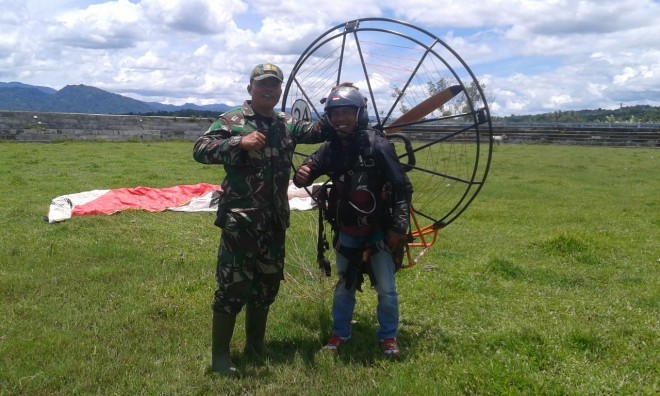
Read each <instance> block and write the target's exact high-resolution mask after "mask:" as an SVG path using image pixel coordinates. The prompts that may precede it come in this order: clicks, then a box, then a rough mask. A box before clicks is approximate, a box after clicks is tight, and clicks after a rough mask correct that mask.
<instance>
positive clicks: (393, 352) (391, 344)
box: [381, 338, 399, 358]
mask: <svg viewBox="0 0 660 396" xmlns="http://www.w3.org/2000/svg"><path fill="white" fill-rule="evenodd" d="M381 345H382V347H383V353H385V354H386V355H387V356H391V357H395V358H396V357H399V345H398V344H397V342H396V338H386V339H384V340H382V341H381Z"/></svg>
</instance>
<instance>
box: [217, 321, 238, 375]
mask: <svg viewBox="0 0 660 396" xmlns="http://www.w3.org/2000/svg"><path fill="white" fill-rule="evenodd" d="M235 324H236V315H230V314H227V313H222V312H216V311H213V327H212V340H211V371H212V372H214V373H219V374H222V375H224V376H227V377H237V376H238V375H239V372H238V370H237V369H236V366H234V363H233V362H232V361H231V358H230V357H229V343H230V342H231V337H232V335H233V334H234V325H235Z"/></svg>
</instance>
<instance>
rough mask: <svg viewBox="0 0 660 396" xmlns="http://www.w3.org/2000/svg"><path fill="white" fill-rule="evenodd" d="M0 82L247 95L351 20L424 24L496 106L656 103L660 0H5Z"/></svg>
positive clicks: (214, 96) (1, 4)
mask: <svg viewBox="0 0 660 396" xmlns="http://www.w3.org/2000/svg"><path fill="white" fill-rule="evenodd" d="M0 9H2V10H3V11H2V13H0V81H1V82H12V81H17V82H21V83H25V84H31V85H39V86H46V87H51V88H54V89H57V90H59V89H61V88H63V87H64V86H66V85H75V84H84V85H89V86H94V87H97V88H100V89H103V90H106V91H109V92H113V93H117V94H121V95H124V96H128V97H131V98H134V99H138V100H142V101H147V102H160V103H167V104H175V105H181V104H184V103H195V104H198V105H205V104H214V103H224V104H228V105H238V104H240V103H242V102H243V101H244V100H245V99H247V98H248V94H247V91H246V87H247V85H248V84H249V74H250V71H251V69H252V68H253V67H254V65H256V64H259V63H263V62H272V63H275V64H277V65H279V66H280V67H282V69H283V70H284V73H285V78H286V76H288V73H289V72H290V71H291V70H292V69H293V65H294V64H295V62H296V61H297V60H298V58H299V57H300V55H301V54H302V53H303V51H304V50H305V49H306V48H307V47H308V45H309V44H310V43H312V42H313V41H314V40H315V39H316V38H317V37H319V36H320V35H322V34H323V33H324V32H326V31H327V30H328V29H330V28H331V27H333V26H336V25H338V24H341V23H343V22H347V21H350V20H353V19H360V18H368V17H383V18H392V19H395V20H399V21H404V22H407V23H410V24H414V25H415V26H419V27H421V28H423V29H425V30H427V31H429V32H431V33H432V34H433V35H435V36H437V37H438V38H439V39H441V40H443V41H444V42H445V43H447V44H448V45H449V46H450V47H451V48H452V49H454V50H455V51H456V52H457V53H458V54H459V55H460V56H461V57H462V58H463V59H464V60H465V61H466V63H467V64H468V66H469V67H470V69H471V70H472V71H473V73H474V74H475V76H476V77H477V79H478V81H479V82H480V83H482V84H483V85H485V86H486V92H487V96H488V98H489V103H488V105H489V108H490V111H491V114H492V115H495V116H508V115H514V114H515V115H523V114H538V113H547V112H555V111H571V110H583V109H598V108H602V109H616V108H619V107H620V106H633V105H640V104H642V105H644V104H646V105H651V106H660V40H659V39H658V37H660V23H659V20H660V19H659V17H660V0H614V1H612V0H583V1H580V0H539V1H531V0H481V1H473V2H464V1H451V0H360V1H355V0H333V1H325V2H324V1H321V2H303V1H293V0H251V1H242V0H131V1H129V0H117V1H94V0H23V1H20V2H18V1H16V0H0Z"/></svg>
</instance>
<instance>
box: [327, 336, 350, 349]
mask: <svg viewBox="0 0 660 396" xmlns="http://www.w3.org/2000/svg"><path fill="white" fill-rule="evenodd" d="M346 341H348V338H347V339H343V338H341V337H340V336H338V335H333V336H332V337H330V339H329V340H328V343H327V344H325V346H324V347H323V349H327V350H329V351H332V352H337V350H338V349H339V347H340V346H342V345H343V344H344V342H346Z"/></svg>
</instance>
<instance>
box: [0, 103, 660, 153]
mask: <svg viewBox="0 0 660 396" xmlns="http://www.w3.org/2000/svg"><path fill="white" fill-rule="evenodd" d="M212 122H213V119H212V118H185V117H144V116H119V115H99V114H69V113H39V112H20V111H0V141H3V140H4V141H7V140H11V141H20V142H52V141H58V140H104V141H131V140H133V141H154V140H184V141H195V140H197V138H198V137H199V136H201V135H202V134H203V133H204V132H205V131H206V130H207V129H208V128H209V126H210V125H211V123H212ZM457 129H460V127H459V126H458V124H457V125H453V126H452V125H450V124H445V126H437V125H436V126H429V125H426V126H425V125H420V126H416V127H411V128H408V131H407V132H408V133H409V134H410V135H409V136H411V137H412V138H413V139H417V140H432V139H438V138H440V137H442V136H443V134H447V133H453V132H455V131H456V130H457ZM493 134H494V135H504V134H506V135H507V140H505V141H504V143H507V144H515V143H518V144H521V143H522V144H524V143H542V144H543V143H545V144H577V145H597V146H618V147H660V125H653V126H644V127H642V126H634V125H619V124H617V125H608V124H603V125H602V126H600V125H599V126H594V125H569V124H556V125H550V124H549V125H542V124H530V125H517V124H516V125H513V124H511V125H503V124H502V125H500V124H495V125H493ZM463 138H464V139H468V141H474V136H471V135H469V134H468V135H466V136H464V137H463ZM452 141H460V136H457V137H456V138H454V139H453V140H452ZM482 141H484V142H487V141H488V136H487V135H485V136H483V137H482Z"/></svg>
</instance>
